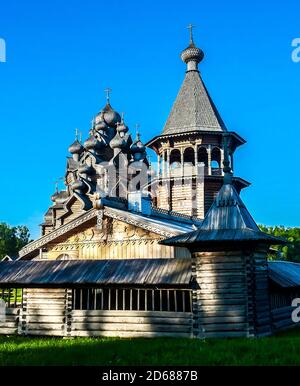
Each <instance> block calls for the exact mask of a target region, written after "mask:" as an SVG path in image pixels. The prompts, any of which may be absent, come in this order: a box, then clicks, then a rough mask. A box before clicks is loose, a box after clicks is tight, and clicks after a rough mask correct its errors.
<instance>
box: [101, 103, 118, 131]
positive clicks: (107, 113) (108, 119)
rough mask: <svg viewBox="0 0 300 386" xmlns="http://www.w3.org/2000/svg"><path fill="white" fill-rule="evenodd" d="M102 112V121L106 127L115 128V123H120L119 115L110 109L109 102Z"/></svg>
mask: <svg viewBox="0 0 300 386" xmlns="http://www.w3.org/2000/svg"><path fill="white" fill-rule="evenodd" d="M102 112H103V119H104V121H105V123H106V124H107V125H108V126H110V127H113V128H115V127H116V126H117V123H119V122H121V116H120V114H119V113H117V112H116V111H115V110H114V109H113V108H112V107H111V105H110V103H109V102H107V104H106V106H105V107H104V109H103V110H102Z"/></svg>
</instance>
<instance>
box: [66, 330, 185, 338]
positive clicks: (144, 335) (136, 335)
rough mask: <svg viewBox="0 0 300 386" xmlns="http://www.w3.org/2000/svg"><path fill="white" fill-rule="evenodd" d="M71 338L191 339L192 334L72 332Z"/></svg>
mask: <svg viewBox="0 0 300 386" xmlns="http://www.w3.org/2000/svg"><path fill="white" fill-rule="evenodd" d="M71 336H81V337H89V336H100V337H101V336H103V337H119V338H159V337H162V338H191V337H192V333H191V332H189V333H184V332H157V331H151V332H150V331H142V332H141V331H72V332H71Z"/></svg>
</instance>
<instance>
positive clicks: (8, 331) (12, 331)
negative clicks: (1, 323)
mask: <svg viewBox="0 0 300 386" xmlns="http://www.w3.org/2000/svg"><path fill="white" fill-rule="evenodd" d="M17 332H18V329H17V328H16V327H14V328H0V335H15V334H16V333H17Z"/></svg>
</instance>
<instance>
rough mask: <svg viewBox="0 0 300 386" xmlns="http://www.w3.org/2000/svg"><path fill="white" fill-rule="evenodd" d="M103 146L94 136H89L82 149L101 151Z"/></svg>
mask: <svg viewBox="0 0 300 386" xmlns="http://www.w3.org/2000/svg"><path fill="white" fill-rule="evenodd" d="M104 146H105V143H104V142H103V141H102V140H101V141H99V140H98V139H97V138H96V137H95V136H94V135H91V136H90V137H89V138H88V139H87V140H86V141H85V142H84V147H85V148H86V149H87V150H96V151H97V150H101V149H103V147H104Z"/></svg>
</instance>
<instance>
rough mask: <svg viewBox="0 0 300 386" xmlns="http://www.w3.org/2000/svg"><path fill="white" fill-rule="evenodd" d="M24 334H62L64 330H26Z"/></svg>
mask: <svg viewBox="0 0 300 386" xmlns="http://www.w3.org/2000/svg"><path fill="white" fill-rule="evenodd" d="M26 335H32V336H38V335H41V336H43V335H44V336H64V331H59V330H28V331H27V332H26Z"/></svg>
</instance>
